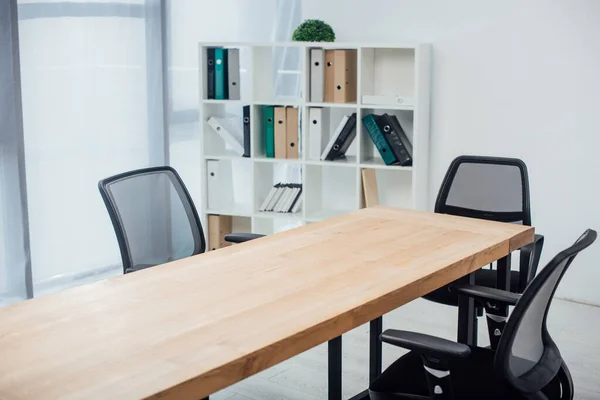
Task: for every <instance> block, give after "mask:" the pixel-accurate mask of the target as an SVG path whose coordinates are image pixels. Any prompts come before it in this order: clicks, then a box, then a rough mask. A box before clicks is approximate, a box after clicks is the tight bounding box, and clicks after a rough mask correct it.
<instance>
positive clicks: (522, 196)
mask: <svg viewBox="0 0 600 400" xmlns="http://www.w3.org/2000/svg"><path fill="white" fill-rule="evenodd" d="M434 211H435V212H436V213H442V214H452V215H459V216H463V217H471V218H480V219H487V220H493V221H500V222H510V223H517V224H524V225H531V211H530V206H529V177H528V174H527V166H526V165H525V163H524V162H523V161H521V160H518V159H515V158H501V157H483V156H460V157H457V158H456V159H454V161H452V163H451V164H450V167H449V168H448V172H447V173H446V176H445V177H444V180H443V182H442V185H441V187H440V191H439V193H438V197H437V200H436V203H435V209H434ZM543 245H544V237H543V236H542V235H535V240H534V243H532V244H529V245H527V246H524V247H522V248H521V249H520V250H521V254H520V259H519V270H518V271H511V279H510V291H511V292H515V293H523V291H524V290H525V288H526V287H527V285H528V283H529V282H530V281H531V279H532V278H533V277H534V276H535V273H536V271H537V267H538V264H539V262H540V256H541V253H542V247H543ZM475 283H476V284H477V285H482V286H487V287H496V271H495V270H493V269H481V270H479V271H477V272H475ZM449 288H450V285H447V286H444V287H442V288H440V289H438V290H435V291H433V292H431V293H429V294H427V295H425V296H424V297H425V298H426V299H428V300H431V301H435V302H437V303H442V304H446V305H451V306H458V294H457V293H456V292H453V291H451V290H450V289H449ZM486 311H487V317H488V328H489V331H490V342H491V347H492V348H495V347H496V345H497V343H498V340H499V338H500V334H499V333H501V332H502V329H503V325H504V324H505V318H506V315H502V314H503V311H500V310H496V312H495V313H494V312H493V310H491V309H489V308H488V309H487V310H486ZM477 313H478V315H481V314H482V309H481V307H480V308H479V309H478V312H477Z"/></svg>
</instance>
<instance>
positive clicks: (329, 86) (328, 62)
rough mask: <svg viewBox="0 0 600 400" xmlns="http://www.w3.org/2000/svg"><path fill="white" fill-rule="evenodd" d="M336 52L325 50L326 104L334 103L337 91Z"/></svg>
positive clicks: (324, 97)
mask: <svg viewBox="0 0 600 400" xmlns="http://www.w3.org/2000/svg"><path fill="white" fill-rule="evenodd" d="M333 52H334V50H325V84H324V87H325V90H324V95H323V99H324V100H325V102H326V103H333V93H334V89H335V81H334V62H335V58H334V53H333Z"/></svg>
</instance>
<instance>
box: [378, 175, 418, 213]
mask: <svg viewBox="0 0 600 400" xmlns="http://www.w3.org/2000/svg"><path fill="white" fill-rule="evenodd" d="M375 176H376V179H377V195H378V197H379V204H380V205H382V206H388V207H400V208H409V209H410V208H413V193H412V179H413V175H412V173H411V172H410V171H406V170H403V169H396V170H394V169H376V170H375Z"/></svg>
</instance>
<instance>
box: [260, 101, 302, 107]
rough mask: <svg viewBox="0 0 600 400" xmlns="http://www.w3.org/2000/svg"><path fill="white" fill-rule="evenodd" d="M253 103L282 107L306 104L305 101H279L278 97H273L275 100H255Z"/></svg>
mask: <svg viewBox="0 0 600 400" xmlns="http://www.w3.org/2000/svg"><path fill="white" fill-rule="evenodd" d="M252 105H255V106H281V107H302V106H303V105H304V102H303V101H286V100H283V101H278V100H277V99H273V101H253V102H252Z"/></svg>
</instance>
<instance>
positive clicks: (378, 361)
mask: <svg viewBox="0 0 600 400" xmlns="http://www.w3.org/2000/svg"><path fill="white" fill-rule="evenodd" d="M382 330H383V317H379V318H376V319H374V320H373V321H371V323H370V324H369V382H373V381H374V380H375V378H377V377H378V376H379V375H381V365H382V363H383V360H382V343H381V340H379V336H381V331H382Z"/></svg>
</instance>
